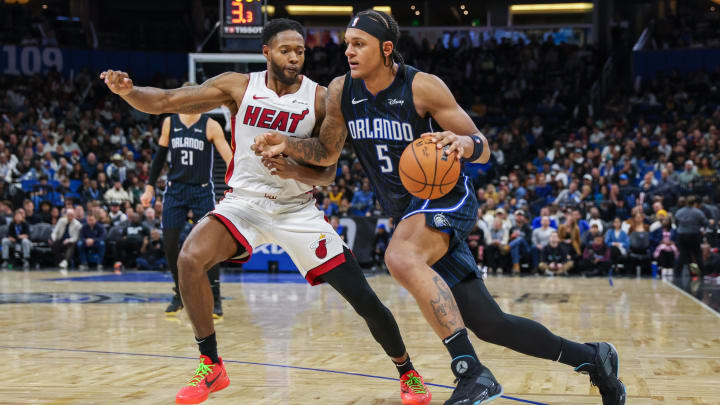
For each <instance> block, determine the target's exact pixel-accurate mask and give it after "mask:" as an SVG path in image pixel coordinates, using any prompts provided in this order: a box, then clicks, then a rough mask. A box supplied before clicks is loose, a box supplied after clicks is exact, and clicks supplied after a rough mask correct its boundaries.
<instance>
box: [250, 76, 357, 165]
mask: <svg viewBox="0 0 720 405" xmlns="http://www.w3.org/2000/svg"><path fill="white" fill-rule="evenodd" d="M344 84H345V76H339V77H336V78H335V79H333V81H332V82H330V85H329V86H328V90H327V93H328V95H327V98H326V99H325V120H324V121H323V123H322V126H321V127H320V133H319V134H318V136H317V137H313V138H305V139H299V138H293V137H287V136H285V135H282V134H279V133H277V132H268V133H265V134H262V135H260V136H258V137H256V138H255V144H254V145H252V149H253V150H254V151H255V154H256V155H262V156H263V157H265V158H271V157H273V156H277V155H279V154H281V153H283V154H285V155H288V156H290V157H292V158H293V159H295V160H298V161H301V162H303V163H305V164H311V165H317V166H332V165H334V164H335V163H337V161H338V158H339V157H340V152H341V151H342V148H343V145H345V138H346V137H347V128H346V127H345V119H344V118H343V115H342V110H341V109H340V103H341V102H342V89H343V85H344Z"/></svg>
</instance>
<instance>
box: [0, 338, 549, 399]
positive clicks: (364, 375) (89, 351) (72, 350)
mask: <svg viewBox="0 0 720 405" xmlns="http://www.w3.org/2000/svg"><path fill="white" fill-rule="evenodd" d="M0 349H12V350H40V351H49V352H73V353H94V354H114V355H121V356H142V357H159V358H166V359H182V360H195V361H197V357H186V356H171V355H167V354H149V353H129V352H106V351H102V350H82V349H58V348H53V347H32V346H2V345H0ZM223 362H224V363H233V364H246V365H252V366H264V367H278V368H289V369H293V370H303V371H315V372H319V373H332V374H342V375H350V376H355V377H366V378H375V379H378V380H389V381H397V378H390V377H382V376H378V375H372V374H361V373H351V372H348V371H336V370H325V369H322V368H311V367H299V366H288V365H284V364H271V363H255V362H252V361H240V360H227V359H223ZM425 384H426V385H430V386H433V387H439V388H447V389H454V388H455V387H451V386H449V385H441V384H433V383H425ZM502 398H505V399H509V400H511V401H517V402H522V403H525V404H532V405H549V404H546V403H543V402H535V401H530V400H527V399H521V398H515V397H510V396H507V395H503V396H502Z"/></svg>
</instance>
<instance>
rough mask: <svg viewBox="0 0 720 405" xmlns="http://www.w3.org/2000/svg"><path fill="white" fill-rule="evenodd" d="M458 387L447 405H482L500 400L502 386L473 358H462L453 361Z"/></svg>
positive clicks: (446, 402)
mask: <svg viewBox="0 0 720 405" xmlns="http://www.w3.org/2000/svg"><path fill="white" fill-rule="evenodd" d="M452 370H453V374H455V377H457V378H456V379H455V382H456V383H457V386H456V387H455V391H453V394H452V396H450V399H448V400H447V401H445V405H480V404H487V403H489V402H491V401H493V400H496V399H498V398H500V396H501V395H502V393H503V389H502V386H500V383H498V382H497V380H495V377H494V376H493V375H492V373H491V372H490V370H489V369H488V368H487V367H485V366H483V365H482V364H481V363H480V362H479V361H478V360H477V359H475V358H474V357H471V356H460V357H457V358H455V359H453V361H452Z"/></svg>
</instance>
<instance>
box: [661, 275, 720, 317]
mask: <svg viewBox="0 0 720 405" xmlns="http://www.w3.org/2000/svg"><path fill="white" fill-rule="evenodd" d="M663 283H665V284H666V285H669V286H670V287H672V288H674V289H675V290H677V291H679V292H681V293H682V294H683V295H685V296H686V297H688V298H690V299H691V300H693V301H695V302H696V303H698V304H700V306H701V307H703V308H705V309H707V310H708V311H710V313H711V314H713V315H715V316H717V317H718V318H720V313H717V312H716V311H715V310H714V309H712V308H710V307H709V306H708V304H706V303H704V302H702V301H700V300H699V299H697V297H695V296H693V295H692V294H690V293H688V292H687V291H685V290H683V289H682V288H680V287H678V286H676V285H675V284H673V283H671V282H669V281H667V280H665V279H663Z"/></svg>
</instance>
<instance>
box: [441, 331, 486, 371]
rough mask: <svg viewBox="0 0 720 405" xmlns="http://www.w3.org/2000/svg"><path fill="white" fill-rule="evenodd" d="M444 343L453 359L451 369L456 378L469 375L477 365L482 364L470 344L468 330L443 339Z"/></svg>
mask: <svg viewBox="0 0 720 405" xmlns="http://www.w3.org/2000/svg"><path fill="white" fill-rule="evenodd" d="M443 343H444V344H445V348H446V349H447V350H448V352H449V353H450V357H452V362H451V367H452V371H453V373H455V376H457V377H459V376H461V375H465V374H468V373H469V372H472V371H473V369H474V368H475V366H476V365H478V364H480V361H479V360H478V358H477V354H475V349H474V348H473V347H472V344H470V339H469V338H468V333H467V329H465V328H463V329H461V330H459V331H457V332H455V333H453V334H452V335H450V336H448V337H446V338H445V339H443ZM459 363H462V364H459Z"/></svg>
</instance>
